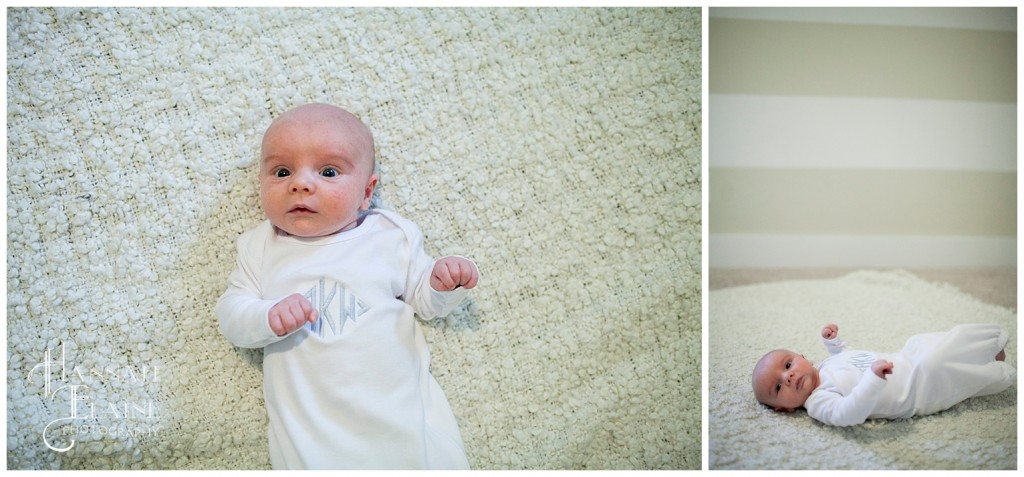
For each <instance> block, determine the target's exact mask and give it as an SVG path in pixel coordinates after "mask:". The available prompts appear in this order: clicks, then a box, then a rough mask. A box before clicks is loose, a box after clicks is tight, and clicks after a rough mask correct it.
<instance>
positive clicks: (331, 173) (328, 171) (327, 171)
mask: <svg viewBox="0 0 1024 477" xmlns="http://www.w3.org/2000/svg"><path fill="white" fill-rule="evenodd" d="M320 175H322V176H324V177H336V176H337V175H338V170H337V169H335V168H333V167H325V168H324V170H322V171H320Z"/></svg>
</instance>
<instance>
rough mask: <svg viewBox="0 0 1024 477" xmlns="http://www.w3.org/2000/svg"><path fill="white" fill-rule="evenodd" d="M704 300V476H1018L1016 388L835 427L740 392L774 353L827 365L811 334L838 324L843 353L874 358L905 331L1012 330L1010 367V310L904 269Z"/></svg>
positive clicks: (748, 289) (726, 292)
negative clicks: (805, 472)
mask: <svg viewBox="0 0 1024 477" xmlns="http://www.w3.org/2000/svg"><path fill="white" fill-rule="evenodd" d="M709 295H710V302H709V304H708V328H709V329H708V343H709V350H708V357H709V368H708V381H709V384H708V400H709V403H708V430H709V436H708V440H709V442H708V449H709V451H708V454H709V456H708V457H709V467H710V468H711V469H1016V467H1017V407H1016V403H1017V388H1016V387H1011V388H1010V389H1009V390H1007V391H1004V392H1003V393H1000V394H997V395H992V396H986V397H981V398H974V399H969V400H967V401H964V402H962V403H960V404H958V405H956V406H954V407H953V408H951V409H949V410H947V411H944V412H941V413H938V414H934V415H931V416H923V417H914V418H910V419H901V420H892V421H886V420H872V421H868V422H867V423H865V424H862V425H860V426H854V427H848V428H837V427H829V426H825V425H822V424H820V423H818V422H817V421H814V420H813V419H811V418H810V417H808V416H807V413H806V412H805V411H803V410H798V411H797V412H795V413H793V414H781V413H776V412H775V411H772V410H769V409H767V408H765V407H764V406H762V405H760V404H758V403H757V402H756V401H755V400H754V397H753V392H752V391H751V386H750V376H751V372H752V371H753V367H754V364H755V363H756V362H757V360H758V359H759V358H760V357H761V356H762V355H764V353H766V352H767V351H770V350H771V349H774V348H787V349H791V350H794V351H797V352H800V353H802V354H804V355H806V356H807V358H808V359H810V360H811V361H812V362H814V363H820V362H821V360H822V359H824V358H826V357H827V356H828V352H827V351H825V347H824V346H823V345H822V344H821V338H820V335H819V333H820V330H821V328H822V327H823V326H824V325H825V324H827V323H836V324H838V325H839V333H840V336H842V337H843V339H844V340H847V341H848V342H849V343H850V345H851V346H861V347H864V348H867V349H872V350H877V351H883V352H884V351H897V350H899V349H900V348H902V347H903V343H904V342H905V341H906V339H907V338H908V337H910V336H911V335H913V334H917V333H922V332H927V331H943V330H946V329H949V328H950V327H952V326H953V325H955V324H957V323H971V322H984V323H996V324H999V325H1001V326H1003V327H1005V328H1006V329H1007V330H1008V331H1009V332H1010V342H1009V344H1008V345H1007V348H1006V354H1007V357H1006V361H1007V362H1008V363H1010V364H1012V365H1014V366H1015V367H1016V363H1017V342H1016V338H1017V316H1016V314H1015V313H1014V312H1012V311H1010V310H1007V309H1005V308H1001V307H997V306H992V305H988V304H984V303H981V302H979V301H977V300H975V299H974V298H972V297H970V296H968V295H965V294H963V293H961V292H960V291H958V290H956V289H955V288H953V287H951V286H948V285H937V284H933V283H929V282H926V281H923V280H921V279H919V278H917V277H916V276H914V275H912V274H910V273H908V272H902V271H890V272H879V271H871V272H869V271H861V272H855V273H851V274H849V275H846V276H843V277H840V278H836V279H827V280H794V281H786V282H778V283H770V284H760V285H749V286H743V287H736V288H727V289H722V290H716V291H712V292H710V293H709Z"/></svg>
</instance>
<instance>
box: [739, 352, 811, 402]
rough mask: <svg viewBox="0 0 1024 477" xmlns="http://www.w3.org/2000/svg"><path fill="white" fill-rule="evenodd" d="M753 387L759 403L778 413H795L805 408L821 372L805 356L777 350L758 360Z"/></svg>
mask: <svg viewBox="0 0 1024 477" xmlns="http://www.w3.org/2000/svg"><path fill="white" fill-rule="evenodd" d="M753 384H754V395H755V396H756V397H757V400H758V401H760V402H762V403H764V404H766V405H768V406H771V407H773V408H775V410H776V411H785V412H792V411H794V410H796V409H797V408H799V407H802V406H803V405H804V402H805V401H807V396H810V395H811V392H813V391H814V389H815V388H817V387H818V384H820V381H819V376H818V369H817V368H815V367H814V363H812V362H810V361H808V360H807V359H806V358H804V357H803V355H800V354H796V353H794V352H792V351H787V350H776V351H772V352H771V353H768V354H766V355H765V356H764V357H763V358H761V361H758V363H757V366H755V367H754V378H753Z"/></svg>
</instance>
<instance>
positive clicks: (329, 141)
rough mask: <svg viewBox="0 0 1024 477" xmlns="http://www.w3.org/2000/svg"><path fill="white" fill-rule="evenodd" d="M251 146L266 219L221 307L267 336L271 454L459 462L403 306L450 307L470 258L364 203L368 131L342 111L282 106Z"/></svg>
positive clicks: (224, 321) (240, 330) (342, 461)
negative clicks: (435, 255) (436, 254)
mask: <svg viewBox="0 0 1024 477" xmlns="http://www.w3.org/2000/svg"><path fill="white" fill-rule="evenodd" d="M261 156H262V157H261V160H260V161H261V162H260V171H259V180H260V203H261V205H262V207H263V211H264V213H265V214H266V216H267V218H268V219H269V220H267V221H265V222H263V223H261V224H260V225H258V226H256V227H255V228H254V229H252V230H250V231H248V232H246V233H245V234H243V235H242V236H241V237H240V238H239V239H238V268H237V269H236V270H235V271H234V272H232V273H231V275H230V276H229V277H228V289H227V291H226V292H225V293H224V295H223V296H221V298H220V301H219V302H218V303H217V317H218V320H219V323H220V330H221V333H223V334H224V336H225V337H227V339H228V340H229V341H231V342H232V343H233V344H235V345H236V346H241V347H246V348H261V347H262V348H264V353H263V392H264V397H265V402H266V406H267V415H268V417H269V421H270V428H269V445H270V460H271V464H272V466H273V467H274V468H275V469H283V468H304V469H311V468H315V469H338V468H385V469H419V468H434V469H466V468H468V467H469V463H468V461H467V459H466V455H465V451H464V449H463V445H462V438H461V436H460V433H459V428H458V424H457V423H456V421H455V416H454V415H453V413H452V410H451V408H450V407H449V405H448V401H447V400H446V399H445V396H444V393H443V392H442V391H441V388H440V386H438V383H437V381H435V380H434V378H433V376H431V375H430V371H429V365H430V354H429V352H428V350H427V344H426V341H425V340H424V337H423V333H422V331H421V330H420V328H419V326H418V325H417V323H416V321H415V319H414V318H413V312H415V313H418V314H419V315H420V317H421V318H423V319H431V318H433V317H436V316H443V315H446V314H448V313H450V312H451V311H452V310H453V308H454V307H455V306H456V305H458V304H459V302H460V301H461V300H462V299H463V298H464V296H465V293H466V290H468V289H470V288H473V287H474V286H476V284H477V280H478V279H479V273H478V271H477V268H476V265H475V264H473V262H471V261H470V260H468V259H465V258H462V257H444V258H441V259H439V260H437V261H434V260H433V259H431V258H430V257H429V256H427V254H426V253H425V252H424V250H423V236H422V235H421V234H420V231H419V229H418V228H417V227H416V226H415V224H413V223H412V222H409V221H408V220H406V219H403V218H402V217H400V216H398V215H397V214H395V213H393V212H389V211H383V210H378V209H371V208H370V199H371V196H372V194H373V190H374V188H375V187H376V185H377V176H376V174H374V145H373V136H372V135H371V133H370V130H369V129H368V128H367V127H366V126H365V125H364V124H363V123H362V121H360V120H359V119H357V118H356V117H355V116H353V115H352V114H350V113H349V112H347V111H344V110H342V109H340V108H336V107H333V106H329V105H324V104H312V105H306V106H300V107H298V108H295V109H292V110H290V111H287V112H285V113H284V114H282V115H281V116H280V117H278V118H277V119H276V120H274V121H273V122H272V123H271V125H270V127H269V128H267V131H266V133H265V134H264V136H263V144H262V151H261Z"/></svg>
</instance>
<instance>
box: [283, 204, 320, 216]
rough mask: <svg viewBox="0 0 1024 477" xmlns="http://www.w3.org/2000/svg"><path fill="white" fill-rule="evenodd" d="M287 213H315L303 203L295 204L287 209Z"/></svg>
mask: <svg viewBox="0 0 1024 477" xmlns="http://www.w3.org/2000/svg"><path fill="white" fill-rule="evenodd" d="M288 213H289V214H315V213H316V211H315V210H313V209H310V208H309V207H306V206H304V205H296V206H295V207H292V208H291V210H289V211H288Z"/></svg>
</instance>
